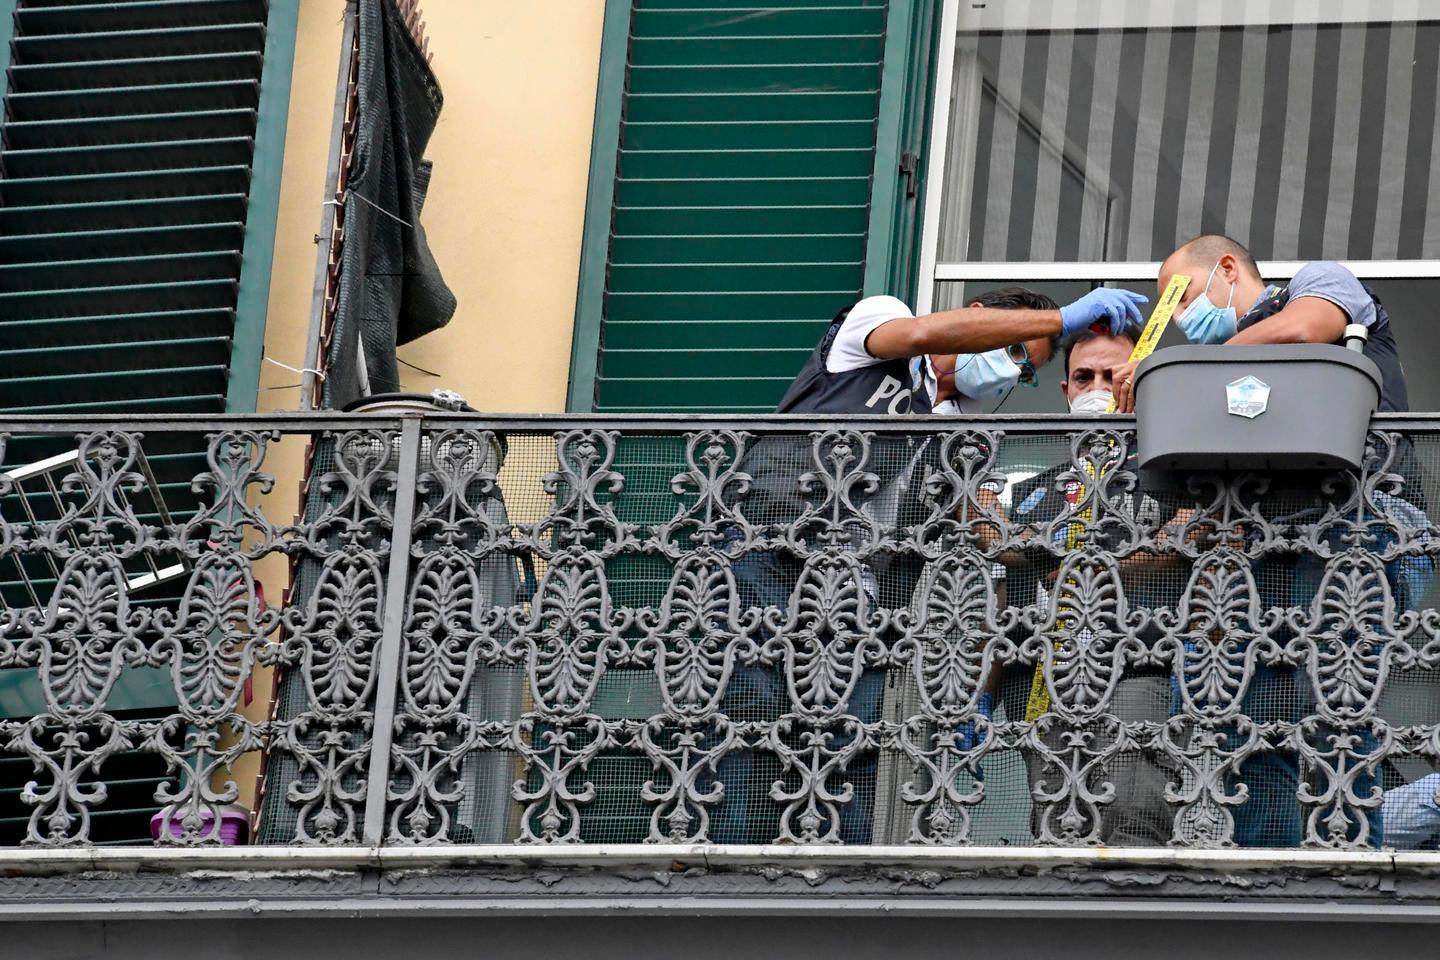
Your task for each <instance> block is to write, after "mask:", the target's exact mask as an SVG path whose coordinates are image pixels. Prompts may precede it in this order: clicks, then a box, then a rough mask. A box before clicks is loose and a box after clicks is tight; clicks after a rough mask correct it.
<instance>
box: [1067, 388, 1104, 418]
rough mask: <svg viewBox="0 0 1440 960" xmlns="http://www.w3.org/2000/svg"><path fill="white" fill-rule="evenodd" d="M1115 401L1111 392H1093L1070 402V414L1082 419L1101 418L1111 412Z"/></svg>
mask: <svg viewBox="0 0 1440 960" xmlns="http://www.w3.org/2000/svg"><path fill="white" fill-rule="evenodd" d="M1114 399H1115V398H1114V396H1113V395H1111V393H1110V391H1109V390H1091V391H1090V392H1089V393H1082V394H1080V396H1078V397H1076V398H1075V399H1074V400H1071V401H1070V412H1071V413H1073V414H1075V415H1076V416H1080V417H1094V416H1100V415H1102V414H1106V413H1109V412H1110V402H1111V401H1112V400H1114Z"/></svg>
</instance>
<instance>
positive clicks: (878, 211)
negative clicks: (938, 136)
mask: <svg viewBox="0 0 1440 960" xmlns="http://www.w3.org/2000/svg"><path fill="white" fill-rule="evenodd" d="M942 5H943V4H941V3H939V2H936V0H892V2H891V4H890V26H889V30H888V31H887V33H886V38H885V75H884V78H883V79H882V81H881V87H880V120H879V126H878V129H877V131H876V137H875V181H874V190H873V192H872V194H871V197H870V229H869V235H868V243H867V245H866V250H865V294H866V296H871V295H874V294H882V293H886V294H889V295H891V296H893V297H899V298H900V299H901V300H904V301H905V302H906V303H909V304H911V305H914V303H915V293H916V283H917V279H918V278H917V272H918V270H919V266H920V232H921V227H922V223H921V220H922V215H923V212H924V202H925V186H926V185H925V183H924V174H925V171H926V162H925V161H926V158H927V157H928V155H929V146H930V128H931V123H932V119H933V116H934V103H933V94H934V83H933V81H934V76H935V64H936V59H935V58H936V54H937V51H938V49H939V41H940V34H939V27H940V10H941V7H942Z"/></svg>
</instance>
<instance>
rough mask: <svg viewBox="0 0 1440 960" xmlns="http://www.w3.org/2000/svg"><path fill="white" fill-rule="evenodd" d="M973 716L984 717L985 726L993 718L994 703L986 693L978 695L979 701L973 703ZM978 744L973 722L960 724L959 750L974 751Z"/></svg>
mask: <svg viewBox="0 0 1440 960" xmlns="http://www.w3.org/2000/svg"><path fill="white" fill-rule="evenodd" d="M975 715H976V716H978V717H984V718H985V720H986V722H987V724H988V722H989V721H990V720H991V719H992V718H993V717H994V716H995V701H994V699H993V698H992V697H991V696H990V694H988V693H982V694H980V699H979V700H978V701H976V703H975ZM979 743H980V736H979V734H977V733H976V732H975V721H973V720H971V721H970V722H969V723H966V724H962V725H961V727H960V740H959V747H960V749H961V750H967V751H968V750H974V749H975V747H976V746H977V745H978V744H979Z"/></svg>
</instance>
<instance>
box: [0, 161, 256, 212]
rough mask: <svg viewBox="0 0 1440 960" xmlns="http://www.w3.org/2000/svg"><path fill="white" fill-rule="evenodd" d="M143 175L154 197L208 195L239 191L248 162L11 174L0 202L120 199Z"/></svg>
mask: <svg viewBox="0 0 1440 960" xmlns="http://www.w3.org/2000/svg"><path fill="white" fill-rule="evenodd" d="M141 179H143V180H144V181H145V182H144V188H145V190H146V192H147V193H149V194H151V195H152V196H154V197H186V196H191V197H194V196H201V197H203V196H210V195H213V194H217V193H221V194H223V193H243V192H244V191H245V188H246V187H247V186H248V185H249V181H250V168H249V166H241V165H238V164H237V165H234V166H228V167H190V168H182V169H178V170H127V171H124V172H120V173H81V174H72V175H70V176H60V177H12V178H10V179H6V180H0V202H3V203H5V204H7V205H8V204H14V205H16V206H24V205H27V204H33V203H36V202H43V201H51V202H58V203H81V202H83V203H90V202H93V201H96V200H123V199H125V198H126V197H128V196H131V195H132V194H133V193H134V192H135V190H136V188H137V184H136V183H135V181H136V180H141Z"/></svg>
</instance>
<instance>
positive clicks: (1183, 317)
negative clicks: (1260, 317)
mask: <svg viewBox="0 0 1440 960" xmlns="http://www.w3.org/2000/svg"><path fill="white" fill-rule="evenodd" d="M1219 269H1220V261H1218V260H1217V261H1215V266H1213V267H1211V268H1210V276H1209V277H1208V278H1206V280H1205V289H1204V290H1202V291H1200V296H1198V297H1196V298H1195V299H1194V301H1193V302H1192V303H1191V304H1190V306H1188V307H1186V308H1185V312H1184V313H1182V314H1180V316H1179V317H1178V318H1177V319H1178V322H1179V324H1180V329H1181V330H1183V331H1185V336H1186V338H1187V339H1189V341H1190V342H1191V343H1224V342H1225V341H1226V340H1229V339H1230V338H1231V337H1233V336H1235V329H1236V324H1237V323H1238V321H1237V319H1236V317H1235V306H1234V304H1235V284H1233V283H1232V284H1230V299H1229V300H1227V301H1225V306H1223V307H1217V306H1216V305H1215V304H1214V302H1212V301H1211V299H1210V284H1211V282H1212V281H1213V280H1214V279H1215V271H1216V270H1219Z"/></svg>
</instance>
